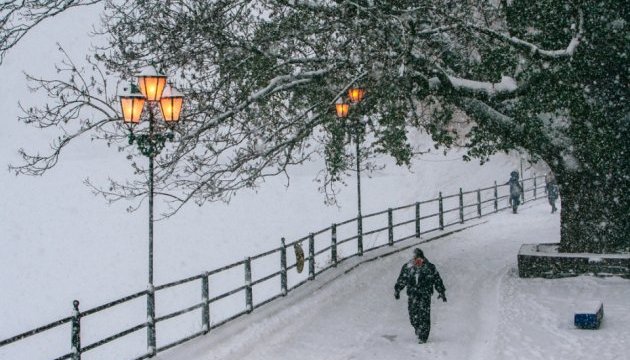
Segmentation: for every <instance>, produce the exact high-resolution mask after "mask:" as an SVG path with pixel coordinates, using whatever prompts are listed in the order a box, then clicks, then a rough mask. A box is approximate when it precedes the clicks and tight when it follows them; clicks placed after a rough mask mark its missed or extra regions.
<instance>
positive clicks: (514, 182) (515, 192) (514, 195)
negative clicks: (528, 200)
mask: <svg viewBox="0 0 630 360" xmlns="http://www.w3.org/2000/svg"><path fill="white" fill-rule="evenodd" d="M505 185H510V205H512V212H513V213H514V214H516V211H517V210H518V206H519V205H520V204H521V195H522V194H523V187H522V186H521V183H520V182H519V181H518V171H512V172H511V173H510V180H508V182H506V183H505Z"/></svg>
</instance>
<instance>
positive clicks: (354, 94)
mask: <svg viewBox="0 0 630 360" xmlns="http://www.w3.org/2000/svg"><path fill="white" fill-rule="evenodd" d="M364 96H365V89H363V88H360V87H353V88H350V89H348V99H349V100H350V103H352V104H358V103H359V102H361V100H363V97H364ZM335 110H336V112H337V117H339V118H347V117H348V113H349V110H350V104H348V103H345V102H343V100H341V99H340V101H338V102H337V104H335ZM360 126H361V122H360V119H359V118H358V117H357V123H356V125H355V141H354V142H355V146H356V154H357V248H358V249H357V251H358V254H359V256H362V255H363V216H362V215H361V146H360V142H361V141H360V136H361V134H360Z"/></svg>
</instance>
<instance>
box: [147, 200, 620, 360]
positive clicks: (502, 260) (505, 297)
mask: <svg viewBox="0 0 630 360" xmlns="http://www.w3.org/2000/svg"><path fill="white" fill-rule="evenodd" d="M487 220H488V222H487V223H484V224H481V225H479V226H477V227H474V228H471V229H468V230H465V231H463V232H459V233H456V234H453V235H451V236H449V237H447V238H443V239H439V240H437V241H433V242H430V243H426V244H422V245H421V247H422V249H424V252H425V255H426V256H427V257H428V258H429V259H430V260H431V261H433V262H434V263H435V264H436V265H437V267H438V270H439V271H440V272H441V274H442V277H443V279H444V282H445V284H446V287H447V297H448V303H443V302H442V301H441V300H440V301H438V300H437V299H436V298H435V297H434V299H433V307H432V331H431V336H430V337H429V343H427V344H424V345H419V344H417V343H416V342H415V337H414V335H413V330H412V328H411V326H410V325H409V323H408V320H407V313H406V311H407V310H406V296H404V295H403V296H402V297H401V299H400V300H399V301H395V300H394V297H393V284H394V281H395V279H396V277H397V275H398V272H399V270H400V267H401V265H402V264H403V263H404V262H405V261H406V260H407V259H408V258H409V256H410V254H411V250H406V251H403V252H401V253H398V254H395V255H392V256H389V257H386V258H384V259H381V260H377V261H374V262H370V263H367V264H363V265H361V266H359V267H358V268H356V269H355V270H353V271H352V272H350V273H349V274H348V275H345V276H340V277H339V276H338V274H339V273H338V272H337V273H335V274H332V273H331V274H326V275H325V276H322V277H321V278H318V279H316V280H315V281H314V282H313V283H311V284H309V285H308V287H307V288H303V289H299V290H298V291H296V292H294V293H292V294H290V295H289V296H288V297H287V298H286V299H284V300H280V301H278V302H276V303H274V304H271V305H270V306H268V307H267V308H265V307H263V308H262V309H260V310H259V311H257V312H256V313H254V314H251V315H249V316H246V317H244V318H242V319H239V320H238V321H235V322H234V323H231V324H228V325H226V326H224V327H223V328H219V329H217V330H216V331H214V332H213V333H212V334H210V335H209V336H206V337H202V338H200V339H197V340H195V341H192V342H191V343H189V344H187V345H183V346H181V347H179V348H175V349H173V350H172V351H170V352H166V353H164V354H160V355H159V356H158V357H157V358H158V359H162V360H183V359H186V360H202V359H203V360H211V359H213V360H214V359H216V360H218V359H221V360H246V359H251V360H282V359H287V360H288V359H302V360H311V359H312V360H321V359H327V360H352V359H357V360H359V359H360V360H370V359H375V360H376V359H445V360H446V359H453V360H455V359H457V360H462V359H470V360H482V359H483V360H491V359H497V360H499V359H501V360H502V359H528V360H531V359H569V358H571V359H585V360H586V359H595V358H597V359H603V360H616V359H619V360H621V359H628V358H627V357H625V356H627V353H628V351H630V330H629V329H628V326H627V325H626V324H628V323H630V311H629V310H630V304H629V302H628V301H627V299H628V298H630V282H629V281H627V280H623V279H619V278H611V279H598V278H591V277H579V278H573V279H563V280H553V281H550V280H542V279H534V280H521V279H519V278H518V277H517V275H516V254H517V251H518V248H519V246H520V245H521V244H522V243H526V242H539V241H543V240H544V239H548V240H549V241H557V239H558V236H559V226H558V221H559V219H558V216H557V215H553V216H552V215H550V214H548V206H546V204H544V203H543V202H541V201H539V202H538V203H536V204H528V205H526V206H524V207H523V208H522V209H521V212H520V214H518V215H513V214H510V213H507V212H504V213H501V214H498V215H495V216H491V217H489V218H488V219H487ZM349 265H351V264H347V265H346V266H349ZM335 277H336V279H334V281H332V279H333V278H335ZM552 285H553V289H552ZM309 295H310V296H309ZM580 296H585V297H593V296H596V297H599V298H601V299H603V300H604V302H605V304H607V305H605V309H606V316H607V318H606V320H605V323H604V325H603V327H602V329H600V330H598V331H580V330H576V329H574V328H573V327H572V323H571V321H572V317H571V316H572V313H571V309H572V308H573V306H574V300H572V299H573V298H574V297H580ZM285 306H286V307H287V308H286V309H283V307H285ZM598 340H599V341H598Z"/></svg>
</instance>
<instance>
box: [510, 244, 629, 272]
mask: <svg viewBox="0 0 630 360" xmlns="http://www.w3.org/2000/svg"><path fill="white" fill-rule="evenodd" d="M558 247H559V244H523V245H522V246H521V249H520V250H519V252H518V276H520V277H544V278H558V277H567V276H577V275H581V274H593V275H596V276H614V275H618V276H621V277H624V278H627V279H630V254H590V253H559V252H558Z"/></svg>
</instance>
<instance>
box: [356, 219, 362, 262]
mask: <svg viewBox="0 0 630 360" xmlns="http://www.w3.org/2000/svg"><path fill="white" fill-rule="evenodd" d="M357 254H359V256H363V215H361V214H359V217H357Z"/></svg>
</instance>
